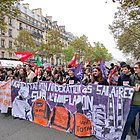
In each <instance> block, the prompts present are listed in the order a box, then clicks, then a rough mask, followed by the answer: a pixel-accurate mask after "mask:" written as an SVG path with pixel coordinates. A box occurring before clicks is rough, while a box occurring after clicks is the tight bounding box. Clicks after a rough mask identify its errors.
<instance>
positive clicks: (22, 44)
mask: <svg viewBox="0 0 140 140" xmlns="http://www.w3.org/2000/svg"><path fill="white" fill-rule="evenodd" d="M14 45H15V48H16V49H17V51H30V52H36V45H35V42H34V41H33V38H32V36H31V35H30V34H29V33H28V31H26V30H21V31H20V32H19V35H18V37H17V38H15V42H14Z"/></svg>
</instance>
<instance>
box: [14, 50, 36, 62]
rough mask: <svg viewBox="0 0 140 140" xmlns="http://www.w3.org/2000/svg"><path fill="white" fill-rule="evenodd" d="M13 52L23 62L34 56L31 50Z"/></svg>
mask: <svg viewBox="0 0 140 140" xmlns="http://www.w3.org/2000/svg"><path fill="white" fill-rule="evenodd" d="M15 54H16V56H17V57H18V58H19V60H21V61H22V62H24V61H25V60H26V59H28V58H29V57H31V56H34V54H33V53H32V52H15Z"/></svg>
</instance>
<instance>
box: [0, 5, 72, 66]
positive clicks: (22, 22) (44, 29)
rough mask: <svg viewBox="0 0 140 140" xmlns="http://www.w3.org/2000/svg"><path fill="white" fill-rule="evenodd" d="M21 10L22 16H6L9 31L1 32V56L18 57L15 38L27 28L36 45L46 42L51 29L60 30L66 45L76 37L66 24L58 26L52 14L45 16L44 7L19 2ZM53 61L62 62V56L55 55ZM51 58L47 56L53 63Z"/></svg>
mask: <svg viewBox="0 0 140 140" xmlns="http://www.w3.org/2000/svg"><path fill="white" fill-rule="evenodd" d="M17 6H18V8H19V10H20V16H18V17H11V16H8V17H6V18H5V21H6V23H7V32H5V33H4V32H1V33H0V58H16V56H15V55H14V51H15V48H14V40H15V38H16V37H17V36H18V35H19V32H20V31H21V30H23V29H25V30H27V31H28V32H29V33H30V35H31V36H32V37H33V40H34V42H35V44H36V46H39V45H40V44H41V42H42V41H44V42H46V36H47V33H48V31H49V30H50V29H58V30H59V31H60V38H61V41H62V42H63V43H64V45H65V47H67V46H68V42H69V41H70V40H73V39H74V35H73V34H72V33H70V32H66V30H65V26H58V24H57V21H52V16H47V15H46V16H45V17H44V16H43V15H42V9H41V8H37V9H32V10H30V9H29V4H20V3H18V4H17ZM53 59H54V60H53V63H54V64H56V63H61V58H59V60H58V58H57V56H54V57H53ZM51 61H52V60H51V59H50V58H47V63H51Z"/></svg>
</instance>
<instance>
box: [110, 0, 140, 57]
mask: <svg viewBox="0 0 140 140" xmlns="http://www.w3.org/2000/svg"><path fill="white" fill-rule="evenodd" d="M139 9H140V1H139V0H135V1H132V0H125V1H124V2H123V3H122V4H121V7H119V8H118V11H117V12H116V13H115V17H114V21H113V23H112V25H111V26H110V27H109V28H110V30H111V31H112V33H113V35H114V38H115V40H116V42H117V47H118V48H119V49H120V50H122V51H123V52H124V53H126V54H132V55H133V56H134V58H136V59H139V58H140V55H139V54H140V51H139V50H140V10H139Z"/></svg>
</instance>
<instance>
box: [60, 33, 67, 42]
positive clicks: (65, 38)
mask: <svg viewBox="0 0 140 140" xmlns="http://www.w3.org/2000/svg"><path fill="white" fill-rule="evenodd" d="M60 38H62V39H64V40H66V41H67V40H68V37H66V36H64V35H62V34H60Z"/></svg>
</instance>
